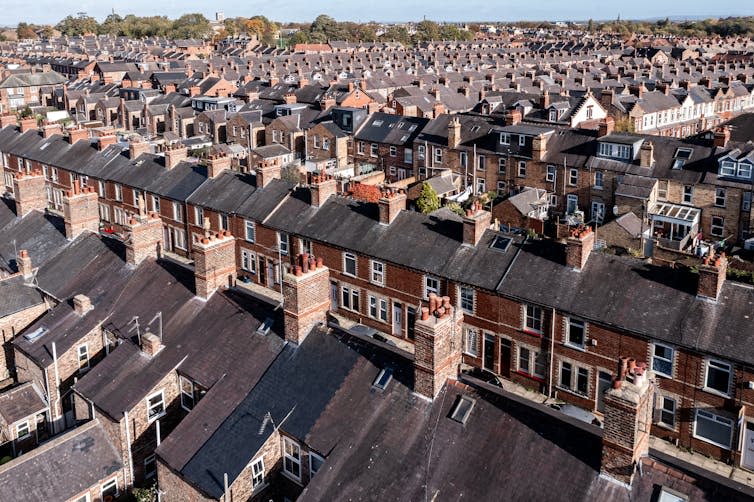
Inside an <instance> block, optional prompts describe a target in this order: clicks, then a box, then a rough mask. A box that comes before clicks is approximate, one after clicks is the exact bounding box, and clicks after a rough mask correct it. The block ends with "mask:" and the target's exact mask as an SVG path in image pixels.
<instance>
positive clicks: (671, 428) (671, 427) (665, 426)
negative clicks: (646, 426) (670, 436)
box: [654, 422, 678, 432]
mask: <svg viewBox="0 0 754 502" xmlns="http://www.w3.org/2000/svg"><path fill="white" fill-rule="evenodd" d="M654 425H656V426H657V427H660V428H662V429H665V430H667V431H671V432H678V430H677V429H676V428H675V426H674V425H670V424H666V423H665V422H655V424H654Z"/></svg>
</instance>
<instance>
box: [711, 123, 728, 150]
mask: <svg viewBox="0 0 754 502" xmlns="http://www.w3.org/2000/svg"><path fill="white" fill-rule="evenodd" d="M728 141H730V129H729V128H728V127H718V128H717V129H715V134H714V137H713V139H712V144H713V145H714V146H716V147H718V148H725V147H726V146H728Z"/></svg>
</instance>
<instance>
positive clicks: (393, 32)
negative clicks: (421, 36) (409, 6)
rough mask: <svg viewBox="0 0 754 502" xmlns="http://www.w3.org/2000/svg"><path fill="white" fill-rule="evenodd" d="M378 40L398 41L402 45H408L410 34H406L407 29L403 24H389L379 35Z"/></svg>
mask: <svg viewBox="0 0 754 502" xmlns="http://www.w3.org/2000/svg"><path fill="white" fill-rule="evenodd" d="M380 40H382V41H383V42H400V43H402V44H403V45H409V44H410V43H411V35H409V34H408V30H407V29H406V28H405V27H404V26H391V27H390V28H388V29H387V30H385V33H383V34H382V35H380Z"/></svg>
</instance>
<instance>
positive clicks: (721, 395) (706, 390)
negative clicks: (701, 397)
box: [702, 387, 731, 399]
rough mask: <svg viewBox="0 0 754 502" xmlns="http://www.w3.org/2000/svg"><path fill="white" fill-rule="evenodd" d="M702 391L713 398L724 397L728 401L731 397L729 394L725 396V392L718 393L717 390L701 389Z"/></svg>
mask: <svg viewBox="0 0 754 502" xmlns="http://www.w3.org/2000/svg"><path fill="white" fill-rule="evenodd" d="M702 390H703V391H704V392H707V393H709V394H712V395H714V396H719V397H724V398H726V399H730V397H731V396H730V394H727V393H725V392H721V391H719V390H717V389H711V388H709V387H702Z"/></svg>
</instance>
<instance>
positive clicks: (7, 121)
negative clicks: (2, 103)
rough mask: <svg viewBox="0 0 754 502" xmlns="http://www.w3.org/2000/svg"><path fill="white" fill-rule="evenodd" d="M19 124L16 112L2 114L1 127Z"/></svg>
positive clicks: (0, 117)
mask: <svg viewBox="0 0 754 502" xmlns="http://www.w3.org/2000/svg"><path fill="white" fill-rule="evenodd" d="M17 124H18V117H16V115H15V114H9V115H0V129H2V128H4V127H8V126H11V125H12V126H14V125H17Z"/></svg>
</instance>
